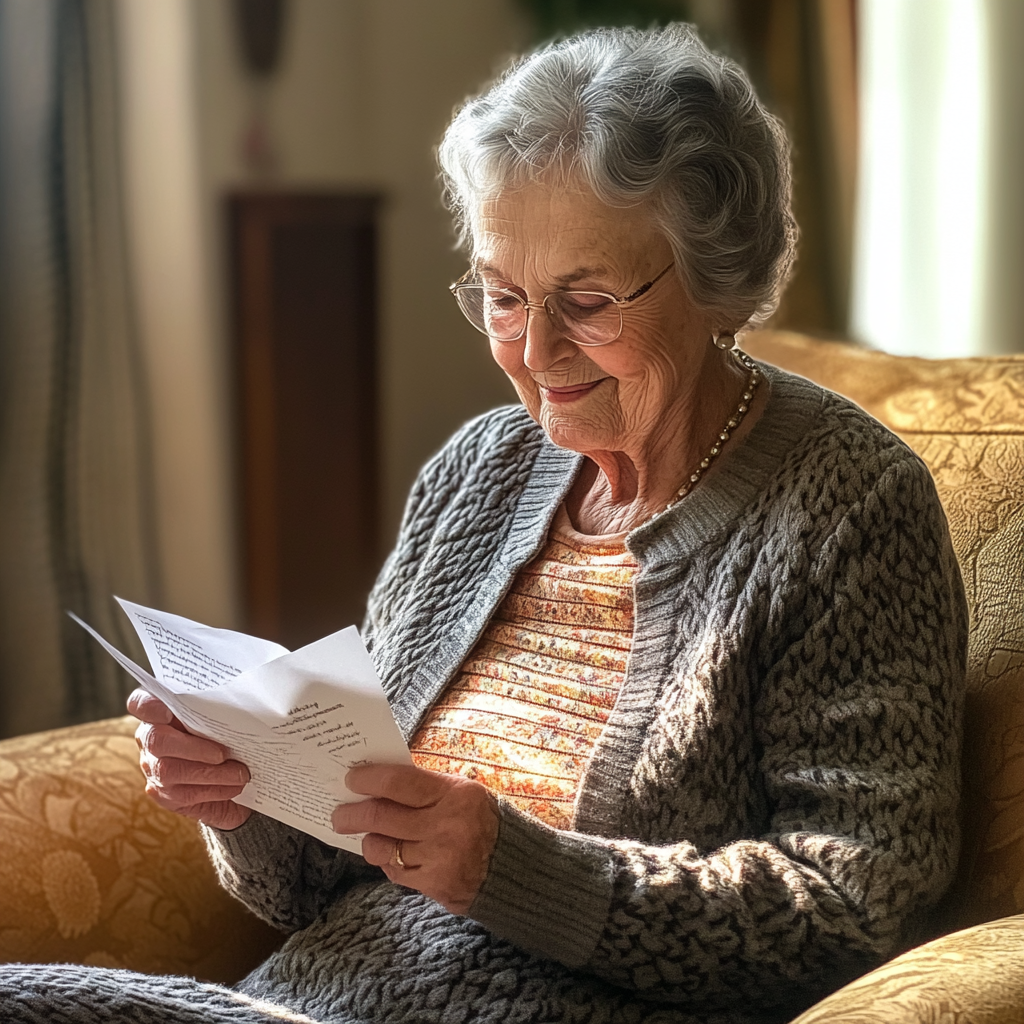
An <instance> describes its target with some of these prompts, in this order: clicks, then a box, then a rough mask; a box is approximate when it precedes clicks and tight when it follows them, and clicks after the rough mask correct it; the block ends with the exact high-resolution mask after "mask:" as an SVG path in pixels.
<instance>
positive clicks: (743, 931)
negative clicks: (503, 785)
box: [207, 367, 967, 1024]
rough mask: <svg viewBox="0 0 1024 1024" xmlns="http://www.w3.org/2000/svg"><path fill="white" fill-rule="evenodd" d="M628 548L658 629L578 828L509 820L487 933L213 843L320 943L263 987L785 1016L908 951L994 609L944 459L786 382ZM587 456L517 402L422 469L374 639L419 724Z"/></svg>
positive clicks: (312, 1002)
mask: <svg viewBox="0 0 1024 1024" xmlns="http://www.w3.org/2000/svg"><path fill="white" fill-rule="evenodd" d="M765 369H766V372H767V374H768V376H769V378H770V381H771V395H770V399H769V402H768V404H767V408H766V410H765V412H764V414H763V415H762V417H761V418H760V420H759V421H758V422H757V424H756V425H755V426H754V428H753V429H752V430H751V432H750V433H749V434H748V436H747V437H746V438H745V439H744V441H743V442H742V443H740V444H737V445H736V447H735V448H734V449H733V450H732V451H728V452H727V454H723V457H722V460H721V463H720V464H719V466H718V467H717V469H716V472H715V473H714V474H712V475H709V477H708V478H707V479H706V480H705V481H702V482H701V485H700V487H698V488H696V489H695V490H694V491H693V493H692V494H691V495H689V496H688V497H687V498H685V499H684V500H683V501H682V502H680V503H679V504H678V505H677V506H675V507H674V508H673V509H671V510H669V511H668V512H667V513H664V514H662V515H660V516H657V517H655V518H654V519H653V520H651V521H649V522H647V523H645V524H644V525H643V526H641V527H639V528H637V529H636V530H634V531H633V532H632V533H631V534H629V536H628V538H627V544H628V546H629V548H630V550H631V551H632V552H633V553H634V555H635V556H636V558H637V561H638V563H639V566H640V569H639V571H638V573H637V575H636V578H635V584H634V593H635V601H636V620H635V621H636V625H635V633H634V638H633V647H632V652H631V654H630V658H629V665H628V669H627V672H626V677H625V681H624V683H623V686H622V690H621V693H620V696H619V699H618V702H617V703H616V705H615V708H614V710H613V712H612V714H611V717H610V719H609V721H608V724H607V726H606V728H605V730H604V732H603V734H602V735H601V738H600V740H599V742H598V744H597V747H596V749H595V751H594V754H593V757H592V758H591V761H590V763H589V765H588V767H587V770H586V772H585V774H584V777H583V779H582V781H581V784H580V789H579V796H578V800H577V806H576V811H575V819H574V824H573V830H572V831H566V832H561V831H557V830H555V829H551V828H548V827H547V826H545V825H543V824H540V823H538V822H537V821H535V820H533V819H530V818H528V817H526V816H524V815H522V814H520V813H518V812H517V811H515V810H513V809H512V808H510V807H509V806H507V805H504V806H502V809H501V813H502V818H501V825H500V831H499V836H498V841H497V847H496V849H495V851H494V855H493V858H492V860H491V864H490V870H489V874H488V876H487V879H486V881H485V882H484V885H483V887H482V889H481V890H480V893H479V895H478V896H477V898H476V901H475V903H474V904H473V906H472V908H471V909H470V912H469V915H468V917H464V918H461V917H455V916H452V915H451V914H449V913H447V912H446V911H444V910H443V909H442V908H440V907H439V906H438V905H437V904H435V903H433V902H432V901H431V900H428V899H426V898H425V897H423V896H421V895H420V894H419V893H416V892H413V891H411V890H408V889H404V888H402V887H400V886H396V885H393V884H391V883H389V882H387V881H386V880H384V878H383V875H382V874H381V873H379V872H378V871H377V870H376V869H370V868H368V867H367V865H366V864H365V863H364V862H363V861H362V860H361V858H358V857H355V856H352V855H350V854H345V853H340V852H338V851H335V850H331V849H328V848H327V847H325V846H323V845H322V844H320V843H319V842H318V841H316V840H314V839H311V838H309V837H307V836H305V835H303V834H301V833H298V832H296V831H295V830H293V829H290V828H288V827H286V826H284V825H281V824H279V823H277V822H274V821H271V820H269V819H267V818H264V817H261V816H259V815H253V817H252V818H251V819H250V820H249V822H248V823H246V824H245V825H243V826H242V827H240V828H238V829H236V830H235V831H233V832H216V831H214V830H209V829H208V830H207V836H208V841H209V844H210V848H211V852H212V855H213V858H214V861H215V864H216V866H217V868H218V871H219V874H220V877H221V880H222V882H223V884H224V885H226V886H227V888H228V889H229V890H230V891H231V892H233V893H235V894H236V895H237V896H238V897H239V898H240V899H242V900H243V901H244V902H245V903H247V904H248V905H249V906H250V907H251V908H252V909H253V910H254V911H255V912H256V913H257V914H259V915H260V916H261V917H263V918H265V919H266V920H268V921H270V922H271V923H272V924H275V925H277V926H279V927H280V928H282V929H285V930H287V931H291V932H294V933H295V934H293V935H292V937H291V938H290V939H289V940H288V942H287V943H286V944H285V946H284V948H283V949H282V950H281V952H279V953H277V954H275V955H274V956H273V957H271V959H270V960H269V961H267V963H266V964H265V965H263V966H262V967H261V968H260V969H258V970H257V971H256V972H255V973H254V974H253V975H251V976H250V978H248V979H247V980H246V982H245V983H244V984H243V985H242V986H241V988H242V990H243V991H245V992H247V993H249V994H250V995H252V996H257V997H261V998H265V999H269V1000H273V1001H275V1002H278V1003H282V1004H284V1005H287V1006H291V1007H293V1008H295V1009H296V1010H300V1011H302V1012H304V1013H306V1014H309V1015H310V1016H311V1017H313V1018H315V1019H317V1020H334V1019H338V1020H361V1021H362V1020H365V1021H371V1020H372V1021H385V1020H387V1021H396V1022H398V1021H401V1022H410V1024H412V1022H416V1024H420V1022H424V1021H435V1020H436V1021H439V1022H440V1021H506V1020H515V1021H541V1020H543V1021H556V1020H558V1021H561V1020H566V1021H568V1020H573V1021H598V1020H601V1021H606V1020H607V1021H613V1020H614V1021H618V1020H623V1021H627V1020H628V1021H638V1020H647V1019H652V1018H656V1019H657V1020H659V1021H662V1020H664V1021H690V1020H696V1019H699V1020H704V1021H707V1020H730V1021H740V1020H754V1019H757V1020H774V1019H785V1018H786V1016H787V1015H789V1014H792V1013H794V1012H796V1011H797V1010H798V1009H800V1008H801V1007H802V1006H804V1005H808V1004H809V1003H811V1002H813V1001H814V1000H815V999H816V998H818V997H820V996H821V995H823V994H825V993H826V992H828V991H830V990H831V989H833V988H835V987H837V986H838V985H839V984H841V983H842V982H843V981H845V980H846V979H848V978H849V977H851V976H853V975H855V974H857V973H859V972H861V971H863V970H865V969H867V968H869V967H871V966H873V965H874V964H876V963H878V962H879V961H881V960H882V959H883V958H885V957H886V956H887V955H889V954H891V953H892V952H893V951H894V950H895V949H896V948H897V947H898V945H899V943H900V942H901V938H902V936H903V934H904V931H905V929H906V927H907V922H908V921H910V920H911V919H912V918H914V917H915V916H916V915H918V914H919V913H920V912H921V911H922V910H924V909H925V908H927V907H929V906H930V905H932V904H934V903H935V902H936V900H938V898H939V897H940V896H941V894H942V892H943V890H944V889H945V888H946V887H947V885H948V883H949V881H950V879H951V877H952V874H953V870H954V867H955V863H956V857H957V850H958V828H957V803H958V796H959V757H960V715H961V705H962V692H963V684H964V665H965V658H966V635H967V617H966V611H965V603H964V598H963V590H962V584H961V580H960V576H959V572H958V569H957V563H956V560H955V558H954V555H953V553H952V550H951V547H950V542H949V536H948V531H947V527H946V521H945V517H944V515H943V512H942V509H941V507H940V505H939V502H938V499H937V497H936V494H935V490H934V486H933V484H932V480H931V477H930V476H929V474H928V471H927V469H926V468H925V467H924V465H923V464H922V463H921V461H920V460H919V459H918V458H917V457H916V456H915V455H914V454H913V453H912V452H911V451H910V450H909V449H908V448H907V447H906V446H905V445H904V444H903V443H902V442H901V441H899V440H898V439H897V438H896V437H894V436H893V435H892V434H890V433H889V432H888V431H886V430H885V429H884V428H883V427H882V426H881V425H880V424H878V423H877V422H876V421H874V420H873V419H871V418H870V417H869V416H867V415H866V414H865V413H864V412H862V411H861V410H860V409H858V408H857V407H856V406H854V405H852V404H851V403H849V402H847V401H845V400H844V399H841V398H839V397H838V396H836V395H833V394H831V393H829V392H826V391H823V390H821V389H820V388H818V387H816V386H814V385H812V384H810V383H808V382H807V381H804V380H802V379H800V378H798V377H793V376H791V375H789V374H785V373H783V372H781V371H778V370H775V369H773V368H770V367H766V368H765ZM579 464H580V457H579V456H578V455H576V454H575V453H573V452H568V451H564V450H561V449H559V448H556V447H555V446H554V445H552V444H551V442H550V441H549V440H548V439H547V437H546V436H545V434H544V433H543V431H542V430H541V429H540V428H539V427H538V426H537V425H536V424H534V423H533V422H532V421H531V420H530V419H529V417H528V416H527V415H526V413H525V412H524V411H523V410H522V409H520V408H504V409H499V410H496V411H495V412H492V413H490V414H488V415H485V416H483V417H481V418H479V419H477V420H474V421H473V422H472V423H470V424H468V425H467V426H466V427H464V428H463V429H462V430H461V431H460V432H459V433H458V434H457V435H456V436H455V437H454V439H453V440H452V441H451V442H449V444H448V445H447V446H446V447H445V448H444V449H443V451H441V453H440V454H439V455H437V456H436V457H435V458H434V459H433V460H432V461H431V462H430V463H429V464H428V465H427V467H426V468H425V469H424V470H423V472H422V474H421V476H420V478H419V480H418V481H417V483H416V486H415V488H414V490H413V492H412V495H411V497H410V499H409V503H408V507H407V510H406V514H405V518H404V521H403V523H402V527H401V532H400V535H399V538H398V544H397V546H396V548H395V550H394V552H393V553H392V555H391V556H390V558H389V559H388V561H387V563H386V565H385V567H384V569H383V571H382V573H381V575H380V578H379V580H378V582H377V584H376V587H375V588H374V591H373V594H372V596H371V599H370V605H369V613H368V618H367V623H366V628H365V636H366V640H367V643H368V645H369V646H370V649H371V653H372V656H373V659H374V661H375V663H376V665H377V668H378V671H379V672H380V675H381V678H382V679H383V680H384V685H385V689H386V691H387V693H388V696H389V699H390V700H391V702H392V705H393V708H394V713H395V717H396V718H397V720H398V722H399V724H400V726H401V727H402V729H403V730H404V732H405V733H406V735H411V734H412V733H413V731H414V730H415V729H416V727H417V724H418V723H419V721H420V719H421V718H422V716H423V714H424V713H425V712H426V710H427V709H428V708H429V707H430V705H431V703H432V702H433V701H434V700H436V699H437V697H438V695H439V694H440V693H441V692H442V690H443V689H444V687H445V685H446V683H447V682H448V681H449V680H450V679H451V678H452V676H453V675H454V674H455V673H456V672H457V670H458V668H459V666H460V665H461V663H462V661H463V659H464V658H465V657H466V656H467V654H468V653H469V651H470V649H471V648H472V646H473V644H474V643H475V641H476V640H477V638H478V637H479V636H480V634H481V631H482V630H483V628H484V626H485V624H486V623H487V621H488V619H489V618H490V616H491V615H492V613H493V612H494V610H495V608H496V607H497V605H498V603H499V601H500V600H501V598H502V596H503V595H504V593H505V592H506V590H507V588H508V587H509V584H510V583H511V581H512V579H513V578H514V576H515V575H516V573H517V572H518V571H519V569H520V568H522V566H524V565H525V564H526V563H527V562H528V561H529V560H530V559H531V558H533V557H534V556H535V555H536V554H537V553H538V552H539V551H540V549H541V547H542V546H543V544H544V541H545V538H546V534H547V531H548V528H549V525H550V523H551V521H552V518H553V516H554V514H555V511H556V509H557V507H558V505H559V503H560V502H561V501H562V499H563V497H564V495H565V493H566V491H567V490H568V488H569V486H570V484H571V483H572V480H573V478H574V476H575V473H576V471H577V469H578V467H579Z"/></svg>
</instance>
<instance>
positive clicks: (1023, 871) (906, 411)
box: [744, 331, 1024, 929]
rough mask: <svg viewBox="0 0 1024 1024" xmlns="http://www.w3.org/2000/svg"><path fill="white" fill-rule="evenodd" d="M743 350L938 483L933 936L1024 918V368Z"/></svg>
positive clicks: (760, 344) (829, 347) (781, 347)
mask: <svg viewBox="0 0 1024 1024" xmlns="http://www.w3.org/2000/svg"><path fill="white" fill-rule="evenodd" d="M744 347H745V348H747V350H748V351H749V352H750V353H751V354H752V355H754V356H756V357H757V358H760V359H765V360H767V361H768V362H770V363H775V364H776V365H778V366H782V367H784V368H785V369H787V370H790V371H792V372H794V373H799V374H801V375H802V376H805V377H808V378H809V379H811V380H814V381H816V382H817V383H819V384H822V385H823V386H825V387H827V388H830V389H831V390H833V391H837V392H839V393H840V394H842V395H845V396H847V397H848V398H851V399H853V401H855V402H857V403H858V405H860V406H861V407H862V408H864V409H866V410H867V411H868V412H869V413H871V414H872V415H873V416H875V417H877V418H878V419H879V420H881V421H882V422H883V423H884V424H886V426H888V427H889V428H890V429H891V430H893V431H895V432H896V433H897V434H899V435H900V436H901V437H902V438H903V439H904V440H905V441H906V442H907V444H909V445H910V446H911V447H912V448H913V449H914V450H915V451H916V452H917V453H918V454H919V455H920V456H921V457H922V458H923V459H924V461H925V462H926V463H927V464H928V466H929V468H930V469H931V471H932V475H933V476H934V477H935V483H936V487H937V488H938V492H939V497H940V498H941V500H942V503H943V506H944V507H945V510H946V515H947V517H948V519H949V526H950V533H951V535H952V538H953V545H954V547H955V549H956V553H957V557H958V559H959V561H960V567H961V570H962V572H963V577H964V585H965V588H966V591H967V599H968V605H969V607H970V613H971V639H970V651H969V666H968V680H967V684H968V700H967V708H966V711H965V751H964V765H965V801H964V817H965V822H964V825H965V827H964V851H963V855H962V857H961V870H960V877H959V879H958V881H957V884H956V885H955V886H954V889H953V891H952V893H951V894H950V897H949V900H948V905H947V908H946V910H947V917H946V920H945V922H944V926H945V927H946V928H950V929H952V928H963V927H967V926H968V925H972V924H976V923H977V922H979V921H988V920H991V919H993V918H997V917H1003V916H1006V915H1010V914H1016V913H1019V912H1021V911H1024V356H1016V357H1015V356H1008V357H999V358H990V359H980V358H979V359H916V358H908V357H900V356H890V355H886V354H884V353H881V352H876V351H872V350H870V349H865V348H860V347H858V346H855V345H851V344H848V343H842V342H826V341H818V340H815V339H812V338H807V337H805V336H802V335H797V334H789V333H786V332H781V331H764V332H760V333H757V334H751V335H749V336H748V337H747V338H746V339H745V344H744Z"/></svg>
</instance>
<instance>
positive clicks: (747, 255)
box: [438, 24, 797, 333]
mask: <svg viewBox="0 0 1024 1024" xmlns="http://www.w3.org/2000/svg"><path fill="white" fill-rule="evenodd" d="M438 160H439V162H440V165H441V179H442V184H443V189H444V199H445V205H446V206H447V208H448V209H449V210H450V211H451V213H452V214H453V216H454V217H455V222H456V227H457V230H458V233H459V240H460V242H461V243H462V244H463V245H464V246H466V247H467V248H469V249H471V248H472V245H473V237H472V213H473V211H474V210H475V209H476V208H477V206H478V205H479V204H480V202H481V201H483V200H486V199H488V198H492V197H493V196H495V195H497V194H498V193H500V192H503V191H506V190H509V189H515V188H517V187H522V186H524V185H527V184H531V183H534V182H538V181H544V182H546V183H551V184H562V185H568V186H575V187H578V186H579V185H585V186H586V187H587V188H589V189H590V190H591V191H592V192H593V193H594V194H595V195H596V196H597V197H598V199H600V200H601V201H603V202H605V203H608V204H609V205H610V206H618V207H631V206H639V205H640V204H646V205H647V206H648V208H649V209H650V210H651V212H652V215H653V217H654V220H655V223H656V225H657V227H658V229H659V230H660V231H662V232H663V233H664V235H665V237H666V238H667V239H668V241H669V244H670V245H671V247H672V251H673V253H674V255H675V265H676V268H677V270H678V273H679V275H680V278H681V280H682V282H683V285H684V287H686V289H687V291H688V293H689V295H690V297H691V299H692V300H693V301H694V302H695V303H696V304H697V305H698V306H699V307H701V308H703V309H704V310H706V311H708V312H709V313H711V314H712V316H713V317H715V318H716V320H717V321H718V322H719V324H720V329H721V330H722V331H723V332H730V333H731V332H733V331H735V330H738V329H740V328H741V327H743V326H755V325H757V324H760V323H763V322H764V320H766V319H767V318H768V317H769V316H770V315H771V314H772V313H773V312H774V311H775V309H776V307H777V306H778V303H779V299H780V297H781V295H782V291H783V288H784V287H785V283H786V280H787V278H788V276H789V272H790V268H791V266H792V264H793V260H794V257H795V252H796V241H797V227H796V222H795V221H794V219H793V215H792V212H791V210H790V199H791V190H792V182H791V172H790V151H789V140H788V139H787V137H786V132H785V129H784V128H783V127H782V124H781V122H780V121H779V120H778V119H777V118H775V117H774V116H772V114H770V113H769V112H768V111H767V110H766V109H765V107H764V106H763V105H762V104H761V102H760V101H759V100H758V98H757V95H756V94H755V92H754V89H753V86H752V85H751V84H750V80H749V79H748V78H747V76H746V74H745V73H744V71H743V70H742V68H740V67H739V65H738V64H736V63H735V62H734V61H731V60H729V59H728V58H725V57H721V56H718V55H716V54H714V53H712V52H711V51H710V50H709V49H708V48H707V47H706V46H705V45H704V44H703V43H702V42H701V40H700V38H699V37H698V36H697V33H696V31H695V30H694V29H693V28H692V27H691V26H689V25H682V24H673V25H668V26H667V27H665V28H661V29H650V30H647V31H640V30H637V29H629V28H604V29H596V30H593V31H589V32H584V33H581V34H579V35H576V36H572V37H571V38H569V39H565V40H563V41H561V42H556V43H552V44H549V45H547V46H544V47H542V48H541V49H539V50H537V51H536V52H535V53H532V54H529V55H527V56H526V57H523V58H520V59H519V60H517V61H516V62H514V63H513V64H512V65H511V67H510V68H509V69H508V70H507V71H506V72H505V73H504V74H502V75H501V76H500V77H499V78H498V79H497V80H496V81H495V83H494V84H493V85H492V86H491V87H490V88H489V89H488V90H487V91H486V92H484V93H483V94H481V95H480V96H477V97H474V98H471V99H469V100H467V101H466V103H464V104H463V106H462V107H461V108H459V109H458V110H457V111H456V113H455V116H454V118H453V119H452V122H451V124H450V125H449V126H448V129H447V131H446V132H445V135H444V138H443V140H442V142H441V145H440V147H439V148H438Z"/></svg>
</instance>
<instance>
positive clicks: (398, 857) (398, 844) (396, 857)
mask: <svg viewBox="0 0 1024 1024" xmlns="http://www.w3.org/2000/svg"><path fill="white" fill-rule="evenodd" d="M391 859H392V860H393V861H394V862H395V863H396V864H397V865H398V866H399V867H400V868H404V867H405V861H404V860H402V840H401V839H396V840H395V852H394V853H393V854H392V855H391Z"/></svg>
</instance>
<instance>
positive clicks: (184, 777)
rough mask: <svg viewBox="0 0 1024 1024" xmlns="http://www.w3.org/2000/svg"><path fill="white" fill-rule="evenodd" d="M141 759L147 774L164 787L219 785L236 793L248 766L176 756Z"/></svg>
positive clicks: (246, 774)
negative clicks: (204, 761)
mask: <svg viewBox="0 0 1024 1024" xmlns="http://www.w3.org/2000/svg"><path fill="white" fill-rule="evenodd" d="M140 763H141V764H142V770H143V772H144V773H145V775H146V778H147V779H149V781H150V782H153V783H154V784H155V785H158V786H162V787H163V788H164V789H169V788H171V787H172V786H175V787H182V786H220V787H222V788H224V787H227V788H230V789H234V790H235V792H234V793H232V794H231V796H237V794H238V793H240V792H241V791H242V789H243V788H244V787H245V784H246V783H247V782H248V781H249V770H248V769H247V768H246V767H245V765H244V764H242V763H241V762H239V761H224V762H222V763H221V764H202V763H201V762H198V761H185V760H182V759H181V758H177V757H150V756H149V755H145V756H143V757H142V758H141V759H140ZM222 799H230V797H222Z"/></svg>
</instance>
